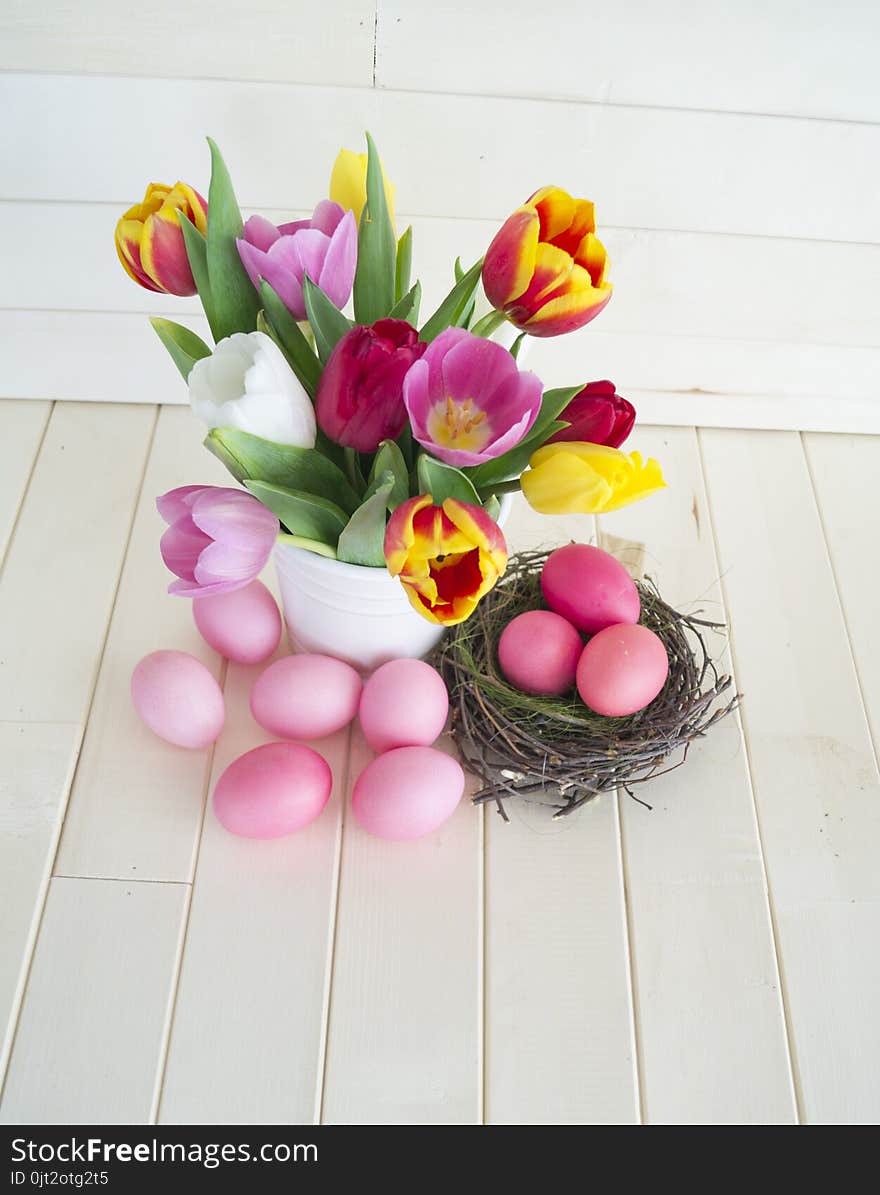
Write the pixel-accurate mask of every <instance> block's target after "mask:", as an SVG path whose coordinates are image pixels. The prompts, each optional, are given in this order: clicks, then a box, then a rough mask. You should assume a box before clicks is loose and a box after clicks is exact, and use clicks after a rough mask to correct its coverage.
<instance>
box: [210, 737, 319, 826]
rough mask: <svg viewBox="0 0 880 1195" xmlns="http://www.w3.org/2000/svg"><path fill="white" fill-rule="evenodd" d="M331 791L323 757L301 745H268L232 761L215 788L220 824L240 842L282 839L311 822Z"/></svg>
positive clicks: (216, 811)
mask: <svg viewBox="0 0 880 1195" xmlns="http://www.w3.org/2000/svg"><path fill="white" fill-rule="evenodd" d="M332 788H333V773H332V772H331V771H330V765H329V764H328V763H327V761H326V759H324V757H323V756H321V755H319V754H318V752H317V751H313V750H312V748H311V747H304V746H303V745H302V744H301V743H266V744H265V745H264V746H262V747H255V748H254V749H253V750H252V751H248V752H246V753H245V754H244V755H240V756H239V757H238V759H236V760H234V761H233V762H232V763H231V764H230V765H229V767H228V768H227V769H226V771H225V772H224V773H223V775H222V776H221V777H220V779H219V780H218V781H217V784H216V787H215V788H214V812H215V814H216V815H217V820H218V822H220V824H221V826H223V827H224V828H225V829H227V830H228V831H229V832H230V834H237V835H239V836H240V837H242V838H282V837H283V836H284V835H285V834H293V833H294V832H295V831H296V830H301V829H302V828H303V826H307V825H308V824H309V822H313V821H314V820H315V818H316V817H317V816H318V814H319V813H320V812H321V810H322V809H323V808H324V806H325V805H326V804H327V802H328V801H329V800H330V791H331V789H332Z"/></svg>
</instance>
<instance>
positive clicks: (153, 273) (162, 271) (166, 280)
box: [141, 209, 196, 296]
mask: <svg viewBox="0 0 880 1195" xmlns="http://www.w3.org/2000/svg"><path fill="white" fill-rule="evenodd" d="M141 265H142V266H143V268H144V270H145V271H146V273H147V274H148V275H149V276H150V278H152V280H153V281H154V282H155V283H156V284H157V285H158V286H160V287H161V288H162V290H164V291H167V292H168V294H170V295H179V296H184V295H194V294H195V293H196V284H195V282H194V281H193V276H192V270H191V269H190V265H189V258H188V257H187V255H186V246H185V245H184V242H183V233H182V232H181V230H180V220H179V217H178V215H177V212H176V211H175V210H174V209H172V210H171V214H170V215H169V216H163V215H162V213H161V212H157V213H156V215H155V216H149V217H148V218H147V220H146V221H145V223H144V231H143V234H142V236H141Z"/></svg>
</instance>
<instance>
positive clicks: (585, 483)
mask: <svg viewBox="0 0 880 1195" xmlns="http://www.w3.org/2000/svg"><path fill="white" fill-rule="evenodd" d="M521 484H522V492H523V493H524V494H525V496H526V501H527V502H528V503H529V505H530V506H533V507H534V509H535V510H537V511H538V512H539V513H540V514H544V515H562V514H585V515H592V514H605V513H606V512H607V511H610V510H617V509H618V507H621V506H629V504H630V503H631V502H638V501H639V499H640V498H647V496H648V495H649V494H653V493H654V491H655V490H661V489H663V488H664V487H665V485H666V482H665V481H664V480H663V474H662V473H661V471H660V466H659V465H658V464H657V462H656V461H655V460H652V459H649V460H647V461H643V460H642V457H641V454H640V453H638V452H630V453H626V452H621V451H620V449H619V448H609V447H607V446H606V445H604V444H586V443H582V442H581V441H577V440H571V441H565V442H560V443H556V444H545V445H544V447H543V448H539V449H538V451H537V452H536V453H535V454H534V455H533V456H532V459H531V460H530V461H529V468H528V470H527V471H526V472H525V473H523V475H522V483H521Z"/></svg>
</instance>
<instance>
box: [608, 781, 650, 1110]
mask: <svg viewBox="0 0 880 1195" xmlns="http://www.w3.org/2000/svg"><path fill="white" fill-rule="evenodd" d="M620 802H621V795H620V789H619V788H617V789H615V790H614V812H615V824H616V827H617V855H618V858H619V860H620V871H619V875H620V895H621V899H622V901H623V936H624V939H625V945H626V971H627V975H626V978H627V986H628V987H629V1005H630V1019H629V1023H630V1040H631V1047H632V1072H633V1083H634V1086H635V1097H636V1100H635V1104H636V1111H637V1113H638V1117H639V1124H647V1123H648V1117H647V1108H646V1106H645V1085H644V1075H645V1056H644V1047H643V1042H642V1031H641V1023H640V1019H639V1008H640V1004H639V980H638V971H637V968H636V960H635V953H634V951H633V933H632V906H631V904H630V899H629V884H628V883H627V863H626V849H625V838H624V830H623V816H622V814H621V809H620Z"/></svg>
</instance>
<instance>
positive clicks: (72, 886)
mask: <svg viewBox="0 0 880 1195" xmlns="http://www.w3.org/2000/svg"><path fill="white" fill-rule="evenodd" d="M186 895H187V888H186V886H185V885H182V884H139V883H135V882H117V881H106V880H80V879H59V878H56V879H53V880H52V883H51V887H50V890H49V898H48V900H47V902H46V912H45V916H44V919H43V925H42V928H41V931H40V937H39V941H38V943H37V949H36V952H35V955H34V961H33V966H32V969H31V974H30V979H29V982H28V988H27V993H26V997H25V1002H24V1007H23V1009H22V1014H21V1020H20V1021H19V1027H18V1033H17V1035H16V1039H15V1045H14V1047H13V1051H12V1060H11V1062H10V1066H9V1073H8V1075H7V1080H6V1088H5V1090H4V1093H3V1102H2V1105H0V1121H2V1123H4V1124H141V1123H144V1122H146V1121H148V1120H149V1119H150V1115H151V1109H152V1105H153V1097H154V1087H155V1082H156V1068H157V1064H158V1061H159V1055H160V1050H161V1045H162V1036H163V1030H164V1024H165V1018H166V1012H167V1004H168V995H169V990H170V986H171V980H172V976H173V971H174V963H175V958H176V953H177V945H178V938H179V929H180V919H181V915H182V913H183V908H184V904H185V900H186Z"/></svg>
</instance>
